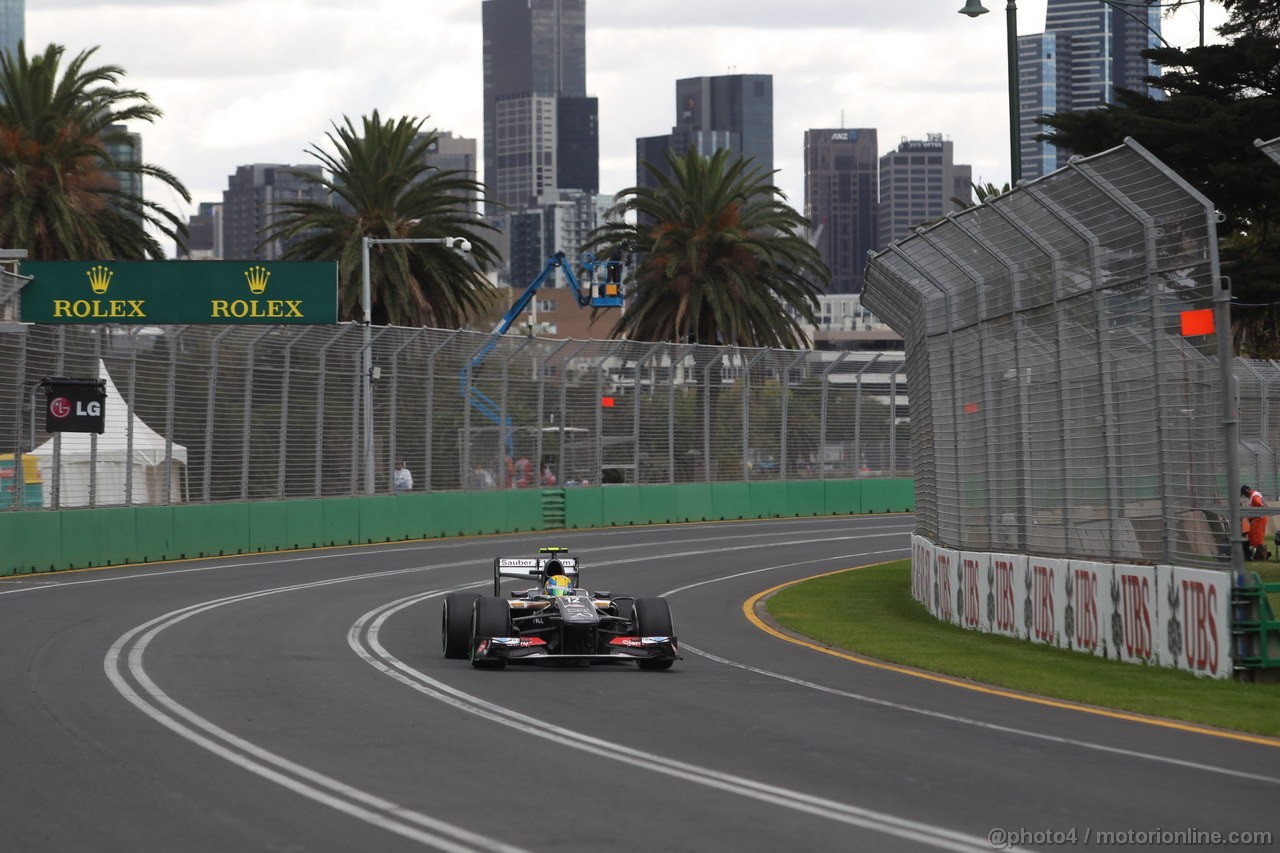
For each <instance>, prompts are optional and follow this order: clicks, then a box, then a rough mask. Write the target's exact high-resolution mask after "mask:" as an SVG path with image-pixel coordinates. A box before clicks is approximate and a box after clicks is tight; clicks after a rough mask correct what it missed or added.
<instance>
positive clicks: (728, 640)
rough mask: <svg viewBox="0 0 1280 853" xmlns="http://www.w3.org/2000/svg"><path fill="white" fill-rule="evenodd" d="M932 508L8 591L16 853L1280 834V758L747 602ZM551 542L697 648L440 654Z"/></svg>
mask: <svg viewBox="0 0 1280 853" xmlns="http://www.w3.org/2000/svg"><path fill="white" fill-rule="evenodd" d="M911 525H912V519H911V518H910V517H908V516H872V517H861V518H852V519H851V518H826V519H804V520H787V521H756V522H742V523H722V524H701V525H682V526H667V527H650V528H638V529H613V530H603V531H585V532H573V533H565V534H554V535H545V534H537V535H512V536H502V537H487V538H474V539H465V540H444V541H433V542H416V543H402V544H390V545H381V546H366V547H359V548H345V549H331V550H324V551H306V552H297V553H284V554H269V555H267V554H263V555H254V556H245V557H234V558H224V559H217V560H200V561H189V562H181V563H170V564H164V565H149V566H138V567H128V568H118V569H106V570H99V571H86V572H74V573H63V574H56V575H43V576H35V577H32V576H26V577H21V578H6V579H0V649H2V650H3V651H2V657H0V660H2V661H3V664H2V666H0V849H3V850H5V851H10V853H24V852H25V851H76V853H84V851H94V853H104V852H105V851H121V852H122V853H124V852H125V851H128V853H137V851H166V853H167V851H218V853H223V851H268V850H270V851H377V853H381V851H409V850H424V849H425V850H530V851H543V850H548V851H561V850H564V851H587V850H591V851H595V850H609V851H678V850H684V851H715V850H733V851H827V850H831V851H845V850H874V851H894V850H932V849H942V850H989V849H991V846H990V845H989V844H988V834H989V832H991V831H992V830H993V829H999V830H1009V831H1010V832H1011V833H1012V835H1010V836H1009V837H1008V841H1009V842H1012V843H1013V845H1014V846H1017V847H1022V848H1038V849H1055V848H1063V847H1065V848H1073V849H1114V846H1111V845H1107V844H1105V843H1104V844H1101V845H1100V844H1099V843H1098V840H1099V839H1098V833H1099V832H1118V833H1129V832H1133V833H1143V832H1148V833H1149V832H1157V831H1161V832H1172V831H1184V832H1187V831H1190V832H1195V833H1200V835H1196V836H1190V838H1193V839H1199V840H1205V839H1207V838H1209V836H1208V833H1211V832H1220V833H1223V835H1224V836H1225V835H1226V834H1227V833H1231V832H1240V831H1270V832H1272V833H1277V831H1278V830H1280V810H1278V809H1277V807H1276V804H1277V802H1280V749H1277V748H1275V747H1273V746H1268V745H1264V744H1259V743H1251V742H1249V741H1247V740H1240V739H1231V738H1224V737H1218V736H1214V735H1212V734H1209V733H1203V732H1197V731H1191V730H1185V729H1178V728H1167V727H1157V726H1153V725H1150V724H1147V723H1144V722H1141V721H1135V720H1126V719H1117V718H1113V717H1107V716H1101V715H1096V714H1090V713H1084V712H1081V711H1078V710H1071V709H1067V708H1062V707H1054V706H1048V705H1040V704H1033V703H1028V702H1023V701H1017V700H1013V699H1009V698H1005V697H1001V696H996V695H992V694H990V693H984V692H980V691H974V690H968V689H964V688H963V687H959V686H955V685H952V684H948V683H940V682H936V681H930V680H926V679H922V678H918V677H913V676H911V675H907V674H903V673H901V672H895V671H890V670H884V669H878V668H874V667H870V666H865V665H861V664H858V663H854V662H850V661H848V660H843V659H840V658H838V657H835V656H832V655H828V654H823V653H822V652H820V651H817V650H814V649H811V648H806V647H804V646H802V645H797V644H794V643H790V642H786V641H784V640H782V639H779V638H778V637H775V636H772V635H770V634H769V633H766V632H765V631H762V630H761V629H760V628H759V627H757V626H756V625H755V624H753V623H752V621H751V620H749V619H748V618H747V616H746V614H744V612H743V603H744V602H745V601H746V600H747V599H749V598H750V597H751V596H753V595H755V594H756V593H758V592H760V591H762V590H764V589H768V588H770V587H773V586H775V585H777V584H780V583H783V582H786V581H789V580H793V579H796V578H801V577H807V576H810V575H814V574H819V573H822V572H826V571H832V570H835V569H840V568H846V567H852V566H860V565H865V564H871V563H876V562H882V561H884V560H888V559H897V558H901V557H905V556H907V554H908V532H909V530H910V528H911ZM540 545H564V546H568V547H570V548H571V549H572V552H571V553H572V554H573V555H575V556H577V557H579V559H581V560H582V562H583V580H584V582H585V585H586V586H587V587H588V588H590V589H605V590H609V591H611V592H613V593H615V594H624V593H625V594H631V595H640V596H646V595H666V596H668V597H669V600H670V602H671V607H672V611H673V613H674V617H675V627H676V633H677V635H678V636H679V638H680V643H681V650H682V654H683V656H684V659H683V660H682V661H679V662H677V663H676V666H675V668H673V669H672V670H670V671H666V672H641V671H639V670H637V669H636V668H634V667H632V666H630V665H627V666H594V667H582V668H545V667H530V666H510V667H508V668H507V669H505V670H502V671H482V670H475V669H473V668H472V667H471V666H470V665H469V664H468V663H467V662H466V661H453V660H449V661H447V660H445V659H444V658H443V657H442V656H441V654H440V639H439V633H440V607H441V597H442V595H443V594H444V593H445V592H447V591H450V590H454V589H459V588H464V587H466V588H478V589H484V588H485V587H487V586H488V585H490V584H491V583H492V560H493V558H494V557H496V556H533V555H534V553H535V552H536V549H537V547H538V546H540ZM1053 833H1059V835H1057V836H1056V839H1055V836H1054V835H1053ZM1273 837H1280V833H1277V835H1275V836H1273ZM1071 838H1074V839H1075V840H1076V844H1074V845H1072V844H1070V843H1068V842H1069V841H1070V840H1071ZM995 840H996V842H997V846H999V847H1003V846H1004V843H1005V839H1004V838H1002V837H1000V836H999V835H997V836H996V839H995ZM1054 840H1057V841H1058V842H1060V843H1058V844H1052V843H1037V842H1038V841H1039V842H1052V841H1054ZM1166 840H1170V839H1169V838H1168V837H1166ZM1128 846H1145V847H1147V849H1178V850H1192V849H1215V850H1221V849H1229V848H1228V847H1226V846H1214V845H1210V844H1202V845H1179V844H1177V843H1162V844H1161V843H1158V844H1149V845H1139V844H1137V843H1134V844H1130V845H1128ZM1237 849H1249V848H1237ZM1252 849H1274V847H1273V846H1272V845H1269V844H1263V845H1258V846H1255V847H1254V848H1252Z"/></svg>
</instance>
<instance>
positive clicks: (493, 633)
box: [468, 595, 515, 669]
mask: <svg viewBox="0 0 1280 853" xmlns="http://www.w3.org/2000/svg"><path fill="white" fill-rule="evenodd" d="M514 634H515V629H514V628H513V627H512V625H511V606H510V605H509V604H507V602H506V601H504V600H503V599H501V598H494V597H492V596H488V595H484V596H478V597H477V598H476V601H475V604H474V605H473V607H472V610H471V637H470V640H471V642H470V645H469V646H468V649H469V651H470V653H471V655H472V657H471V665H472V666H474V667H476V668H477V669H502V668H503V667H504V666H506V665H507V659H506V658H476V657H475V648H476V638H477V637H510V636H512V635H514Z"/></svg>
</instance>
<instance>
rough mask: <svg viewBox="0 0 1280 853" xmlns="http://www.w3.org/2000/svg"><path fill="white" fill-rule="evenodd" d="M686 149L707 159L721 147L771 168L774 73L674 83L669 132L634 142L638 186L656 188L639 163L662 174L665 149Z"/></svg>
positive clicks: (689, 79) (651, 177) (767, 168)
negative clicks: (672, 120) (673, 115)
mask: <svg viewBox="0 0 1280 853" xmlns="http://www.w3.org/2000/svg"><path fill="white" fill-rule="evenodd" d="M690 148H693V149H695V150H696V151H697V152H698V153H699V154H701V155H703V156H704V157H710V156H711V155H712V154H714V153H715V152H716V151H717V150H718V149H720V148H726V149H728V150H730V151H732V152H733V153H734V154H739V155H741V156H743V157H749V158H751V160H752V165H753V166H756V167H759V168H763V169H764V170H765V171H766V172H772V171H773V75H771V74H726V75H723V76H719V77H687V78H685V79H683V80H677V81H676V123H675V126H674V127H672V128H671V133H670V134H669V135H663V136H647V137H642V138H640V139H638V140H636V155H637V158H638V159H637V162H636V185H637V186H642V187H651V186H657V180H656V179H655V178H654V177H653V176H652V175H650V174H649V171H648V170H647V169H645V168H644V166H643V165H641V164H642V163H644V162H648V163H650V164H652V165H653V166H656V167H657V168H658V169H659V170H660V171H662V172H663V173H666V172H667V171H668V170H667V167H666V157H665V155H664V152H665V151H666V150H667V149H670V150H672V151H674V152H675V154H676V155H677V156H681V157H682V156H684V154H685V152H687V151H688V150H689V149H690Z"/></svg>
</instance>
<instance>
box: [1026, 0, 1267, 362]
mask: <svg viewBox="0 0 1280 853" xmlns="http://www.w3.org/2000/svg"><path fill="white" fill-rule="evenodd" d="M1224 5H1225V6H1226V7H1227V8H1228V10H1229V11H1230V12H1231V13H1232V18H1231V20H1230V22H1229V23H1228V25H1227V26H1225V27H1223V28H1221V29H1220V32H1222V33H1223V34H1224V35H1231V36H1234V40H1233V41H1232V42H1230V43H1229V44H1218V45H1208V46H1206V47H1202V48H1191V49H1188V50H1181V49H1178V48H1160V49H1157V50H1149V51H1144V52H1143V56H1145V57H1147V58H1149V59H1151V60H1152V61H1153V62H1155V63H1157V64H1159V65H1160V66H1162V68H1163V73H1162V75H1161V76H1159V77H1155V78H1150V79H1151V82H1152V84H1153V85H1154V86H1156V87H1157V88H1159V89H1161V90H1163V91H1164V93H1165V95H1166V97H1165V98H1164V99H1161V100H1156V99H1153V98H1151V97H1148V96H1146V95H1143V94H1139V93H1137V92H1133V91H1129V90H1125V89H1120V90H1117V92H1116V98H1117V103H1116V104H1115V105H1109V106H1106V107H1103V108H1100V109H1096V110H1088V111H1082V112H1075V113H1061V114H1058V115H1053V116H1046V117H1044V118H1042V119H1041V123H1042V124H1044V125H1045V126H1046V127H1047V129H1048V131H1047V132H1046V133H1045V134H1043V135H1042V138H1046V139H1049V140H1051V141H1052V142H1053V143H1054V144H1055V145H1058V146H1059V147H1062V148H1065V149H1067V150H1069V151H1072V152H1075V153H1077V154H1084V155H1089V154H1095V153H1098V152H1100V151H1103V150H1106V149H1108V148H1111V147H1113V146H1115V145H1119V144H1121V143H1122V142H1123V141H1124V139H1125V138H1126V137H1133V138H1134V139H1135V140H1137V141H1138V142H1139V143H1141V144H1142V145H1143V146H1145V147H1146V148H1147V149H1149V150H1150V151H1151V152H1152V153H1153V154H1155V155H1156V156H1157V157H1159V158H1160V159H1161V160H1162V161H1163V162H1164V163H1166V164H1167V165H1168V166H1170V167H1171V168H1172V169H1173V170H1174V171H1175V172H1177V173H1178V174H1179V175H1181V176H1182V177H1183V178H1184V179H1186V180H1187V181H1188V182H1189V183H1190V184H1191V185H1192V186H1194V187H1195V188H1196V189H1198V190H1199V191H1200V192H1202V193H1204V195H1205V196H1206V197H1208V198H1209V199H1210V200H1211V201H1212V202H1213V203H1214V204H1215V205H1216V206H1217V208H1218V210H1219V211H1220V212H1221V213H1222V214H1223V216H1224V217H1225V218H1224V221H1223V223H1222V224H1221V225H1220V226H1219V236H1220V237H1221V239H1222V246H1221V259H1222V266H1223V273H1224V274H1225V275H1227V276H1228V277H1229V278H1230V279H1231V285H1232V292H1233V295H1234V298H1235V299H1236V301H1237V306H1236V308H1235V309H1234V311H1233V315H1234V316H1233V322H1234V325H1235V333H1236V337H1237V342H1238V346H1239V347H1240V348H1241V349H1242V350H1244V351H1247V352H1253V353H1255V354H1259V353H1265V352H1268V351H1274V350H1276V349H1277V348H1280V322H1277V320H1278V318H1277V313H1276V310H1275V306H1274V305H1273V304H1272V303H1277V302H1280V165H1277V164H1276V163H1274V162H1273V161H1271V160H1270V159H1269V158H1268V157H1267V156H1266V155H1264V154H1263V153H1262V152H1261V151H1259V150H1258V149H1257V147H1256V146H1255V145H1254V141H1255V140H1257V139H1264V140H1270V139H1274V138H1276V137H1280V31H1278V30H1277V26H1276V24H1277V20H1278V18H1280V4H1277V3H1275V2H1274V0H1269V2H1257V0H1248V1H1247V2H1246V0H1237V2H1227V3H1224Z"/></svg>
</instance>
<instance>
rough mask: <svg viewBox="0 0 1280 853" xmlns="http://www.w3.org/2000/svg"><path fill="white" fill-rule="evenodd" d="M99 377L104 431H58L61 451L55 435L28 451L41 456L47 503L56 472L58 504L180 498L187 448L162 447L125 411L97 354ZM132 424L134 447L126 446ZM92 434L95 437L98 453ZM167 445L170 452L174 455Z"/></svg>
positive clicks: (157, 436)
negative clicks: (102, 385) (103, 396)
mask: <svg viewBox="0 0 1280 853" xmlns="http://www.w3.org/2000/svg"><path fill="white" fill-rule="evenodd" d="M98 377H99V378H101V379H105V380H106V392H107V402H106V414H105V423H104V424H103V426H104V429H103V432H102V434H101V435H96V434H94V433H89V432H64V433H59V435H60V436H61V443H62V446H61V450H60V452H59V453H57V454H55V453H54V448H55V445H56V443H57V442H58V440H59V435H55V436H52V437H51V438H50V439H49V440H48V441H46V442H45V443H44V444H42V445H40V446H39V447H37V448H36V449H35V450H32V451H31V455H33V456H36V457H37V458H38V459H39V463H38V464H39V466H40V475H41V477H43V479H44V500H45V504H46V505H53V492H54V489H53V484H54V482H55V480H54V474H55V472H56V473H57V474H58V479H57V484H58V490H57V491H58V504H57V505H58V506H59V507H75V506H89V505H90V504H92V505H93V506H112V505H121V504H126V503H128V504H165V503H178V502H180V501H181V500H182V499H183V492H182V482H183V479H184V477H185V474H186V465H187V449H186V448H185V447H183V446H182V445H180V444H177V443H175V444H173V445H172V446H171V447H169V448H166V446H165V444H166V442H165V439H164V437H163V436H161V435H160V434H159V433H157V432H156V431H155V430H153V429H152V428H151V427H149V426H147V425H146V424H145V423H144V422H143V420H142V418H140V417H138V416H137V415H135V414H133V413H132V412H131V411H129V408H128V406H126V405H125V401H124V398H122V397H121V396H120V392H119V391H118V390H117V389H116V386H115V383H114V382H112V381H111V376H110V374H108V373H107V367H106V365H105V364H103V363H102V361H101V360H99V361H98ZM131 428H132V431H133V446H132V448H130V446H129V431H130V429H131ZM94 439H97V442H96V444H97V448H96V453H95V449H94V443H95V442H94ZM131 450H132V455H130V451H131ZM166 450H168V451H169V452H171V454H172V461H170V459H169V455H168V454H167V453H166ZM55 460H56V462H57V464H56V465H55ZM126 490H127V491H126ZM91 499H92V500H91Z"/></svg>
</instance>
